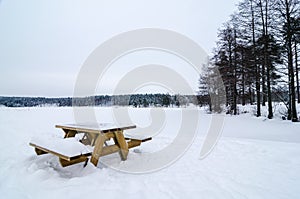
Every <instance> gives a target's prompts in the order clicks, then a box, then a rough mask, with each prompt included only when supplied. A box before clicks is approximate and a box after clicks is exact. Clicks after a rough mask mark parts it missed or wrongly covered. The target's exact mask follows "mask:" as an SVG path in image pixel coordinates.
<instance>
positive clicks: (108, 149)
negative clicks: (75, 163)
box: [101, 145, 120, 157]
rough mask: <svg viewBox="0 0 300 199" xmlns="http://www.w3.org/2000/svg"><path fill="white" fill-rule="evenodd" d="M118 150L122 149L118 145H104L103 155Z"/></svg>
mask: <svg viewBox="0 0 300 199" xmlns="http://www.w3.org/2000/svg"><path fill="white" fill-rule="evenodd" d="M118 151H120V148H119V146H118V145H110V146H106V147H103V149H102V152H101V157H102V156H106V155H110V154H113V153H116V152H118Z"/></svg>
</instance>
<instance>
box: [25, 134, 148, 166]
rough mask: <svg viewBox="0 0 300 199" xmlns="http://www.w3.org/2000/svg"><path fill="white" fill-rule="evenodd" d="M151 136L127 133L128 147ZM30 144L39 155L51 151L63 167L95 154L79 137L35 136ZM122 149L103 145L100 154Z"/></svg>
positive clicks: (116, 146)
mask: <svg viewBox="0 0 300 199" xmlns="http://www.w3.org/2000/svg"><path fill="white" fill-rule="evenodd" d="M151 139H152V138H151V137H147V136H142V135H130V134H125V140H126V142H127V147H128V149H130V148H133V147H137V146H140V145H141V143H142V142H146V141H149V140H151ZM29 145H30V146H32V147H34V148H35V152H36V154H37V155H43V154H47V153H50V154H52V155H55V156H58V157H59V162H60V164H61V165H62V166H63V167H66V166H70V165H72V164H76V163H80V162H85V165H86V164H87V162H88V159H89V158H88V157H89V156H91V155H92V154H93V150H94V147H93V146H91V145H85V144H84V143H83V142H82V141H81V140H78V138H75V137H71V138H65V139H62V138H55V137H51V138H34V139H32V140H31V142H30V143H29ZM118 151H120V147H119V146H118V145H116V144H114V145H110V146H106V147H103V149H102V151H101V155H100V156H105V155H109V154H112V153H115V152H118Z"/></svg>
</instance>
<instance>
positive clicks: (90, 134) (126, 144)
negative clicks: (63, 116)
mask: <svg viewBox="0 0 300 199" xmlns="http://www.w3.org/2000/svg"><path fill="white" fill-rule="evenodd" d="M55 127H56V128H60V129H62V130H63V131H64V133H65V135H64V138H65V140H66V139H67V140H71V139H68V138H74V137H75V136H76V135H77V134H83V136H82V137H81V138H80V142H81V143H82V144H83V145H86V146H91V147H92V148H93V150H92V151H88V150H87V151H86V150H85V152H83V150H82V149H81V150H80V151H79V152H78V153H76V154H74V155H70V153H68V154H67V155H66V152H63V151H62V150H58V149H55V148H57V147H55V146H58V145H65V144H64V143H66V142H62V141H60V142H61V143H57V144H56V145H51V147H49V146H48V147H47V146H43V145H45V144H39V143H36V142H31V143H30V145H31V146H33V147H35V151H36V153H37V154H38V155H42V154H45V153H51V154H53V155H56V156H58V157H59V160H60V163H61V165H62V166H64V167H65V166H69V165H72V164H75V163H79V162H84V161H85V162H86V163H87V161H88V156H91V162H92V163H93V164H94V165H95V166H97V164H98V161H99V158H100V157H101V156H105V155H109V154H112V153H115V152H119V154H120V157H121V160H126V159H127V155H128V152H129V149H130V148H133V147H136V146H139V145H140V144H141V143H142V142H145V141H148V140H151V137H147V138H143V139H141V138H134V137H129V138H125V136H124V130H128V129H133V128H136V126H135V125H132V124H111V123H99V124H87V123H85V124H64V125H56V126H55ZM111 139H112V140H113V141H114V144H111V145H108V144H106V142H107V141H109V140H111ZM44 143H45V142H44ZM66 144H67V143H66ZM68 144H69V145H70V142H69V143H68ZM75 144H76V145H78V143H75ZM72 146H74V145H72V144H71V145H70V146H68V147H69V148H70V147H72ZM79 148H80V147H79Z"/></svg>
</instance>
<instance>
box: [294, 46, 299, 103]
mask: <svg viewBox="0 0 300 199" xmlns="http://www.w3.org/2000/svg"><path fill="white" fill-rule="evenodd" d="M297 45H298V43H297V42H296V41H295V64H296V83H297V97H298V104H300V87H299V68H298V67H299V66H298V51H297Z"/></svg>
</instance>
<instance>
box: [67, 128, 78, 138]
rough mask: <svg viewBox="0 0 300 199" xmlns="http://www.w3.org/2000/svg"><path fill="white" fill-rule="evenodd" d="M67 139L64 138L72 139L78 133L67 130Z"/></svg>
mask: <svg viewBox="0 0 300 199" xmlns="http://www.w3.org/2000/svg"><path fill="white" fill-rule="evenodd" d="M64 132H65V137H64V138H71V137H75V135H76V134H77V131H72V130H65V129H64Z"/></svg>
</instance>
